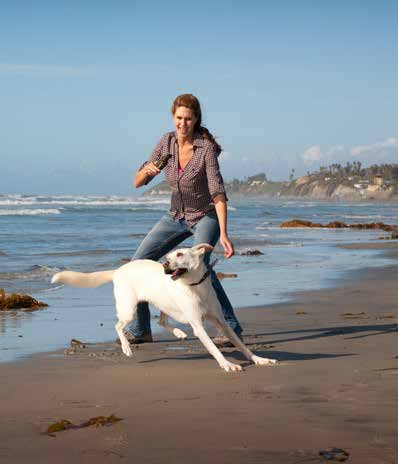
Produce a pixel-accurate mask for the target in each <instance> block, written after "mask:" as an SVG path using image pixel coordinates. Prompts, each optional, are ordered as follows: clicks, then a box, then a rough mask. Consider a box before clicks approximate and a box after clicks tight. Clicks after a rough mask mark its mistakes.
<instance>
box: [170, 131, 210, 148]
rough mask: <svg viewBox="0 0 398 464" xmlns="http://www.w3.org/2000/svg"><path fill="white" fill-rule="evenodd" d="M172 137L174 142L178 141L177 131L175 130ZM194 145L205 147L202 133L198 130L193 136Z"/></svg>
mask: <svg viewBox="0 0 398 464" xmlns="http://www.w3.org/2000/svg"><path fill="white" fill-rule="evenodd" d="M172 138H173V140H174V142H175V143H177V136H176V133H175V132H173V135H172ZM193 145H194V147H203V137H202V136H201V135H200V133H199V132H198V131H196V132H195V134H194V136H193Z"/></svg>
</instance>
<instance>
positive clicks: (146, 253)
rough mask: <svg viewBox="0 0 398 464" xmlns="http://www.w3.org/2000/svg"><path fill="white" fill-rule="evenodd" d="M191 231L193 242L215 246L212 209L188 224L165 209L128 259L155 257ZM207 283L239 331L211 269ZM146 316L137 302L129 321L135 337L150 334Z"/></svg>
mask: <svg viewBox="0 0 398 464" xmlns="http://www.w3.org/2000/svg"><path fill="white" fill-rule="evenodd" d="M191 235H193V236H194V245H198V244H199V243H208V244H210V245H212V246H215V244H216V243H217V241H218V239H219V237H220V227H219V224H218V219H217V215H216V213H215V212H214V213H213V212H210V213H208V214H207V215H206V216H204V217H203V218H202V219H200V220H199V221H198V222H197V223H196V224H195V225H193V226H192V227H189V226H188V224H187V223H186V222H185V219H180V220H174V219H173V217H172V215H171V214H170V213H169V212H168V213H166V214H165V215H164V216H163V217H162V218H161V219H160V221H159V222H158V223H157V224H156V225H155V226H154V227H153V229H152V230H151V231H150V232H149V233H148V235H147V236H146V237H145V238H144V240H143V241H142V242H141V244H140V246H139V247H138V249H137V251H136V252H135V254H134V256H133V259H132V260H133V261H134V260H136V259H151V260H153V261H158V260H159V259H160V258H161V257H162V256H164V255H165V254H167V253H168V252H169V251H171V250H172V249H173V248H174V247H175V246H177V245H178V244H179V243H181V242H182V241H184V240H185V239H186V238H188V237H190V236H191ZM209 261H210V253H206V254H205V256H204V262H205V263H206V264H209ZM211 283H212V284H213V287H214V290H215V291H216V294H217V297H218V300H219V302H220V304H221V307H222V310H223V313H224V317H225V319H226V321H227V322H228V324H229V325H230V326H231V327H232V329H233V330H234V331H235V332H236V333H237V334H238V335H240V334H241V333H242V327H241V326H240V324H239V322H238V320H237V319H236V316H235V313H234V310H233V308H232V305H231V303H230V301H229V299H228V297H227V295H226V293H225V291H224V289H223V288H222V286H221V283H220V281H219V280H218V278H217V275H216V273H215V272H214V271H212V272H211ZM150 318H151V316H150V312H149V307H148V303H146V302H141V303H138V307H137V317H136V319H135V320H134V321H133V322H132V323H131V325H130V328H129V331H130V332H131V333H132V334H133V335H135V336H137V337H139V336H142V335H146V334H150V333H151V319H150Z"/></svg>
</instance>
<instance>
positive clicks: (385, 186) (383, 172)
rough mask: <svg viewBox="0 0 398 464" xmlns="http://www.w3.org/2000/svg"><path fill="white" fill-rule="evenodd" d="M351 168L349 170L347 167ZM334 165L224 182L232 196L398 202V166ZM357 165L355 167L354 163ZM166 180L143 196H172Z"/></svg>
mask: <svg viewBox="0 0 398 464" xmlns="http://www.w3.org/2000/svg"><path fill="white" fill-rule="evenodd" d="M347 166H348V167H347ZM347 166H346V167H341V166H340V165H332V166H329V167H327V168H321V169H320V171H318V172H314V173H307V175H306V176H303V177H299V178H296V179H293V178H292V177H293V176H292V175H291V176H290V177H291V178H290V180H289V181H271V180H267V178H266V175H265V174H264V173H260V174H257V175H255V176H251V177H248V178H245V179H244V180H238V179H233V180H232V181H227V182H225V188H226V191H227V193H228V195H229V196H231V197H240V196H244V197H250V196H253V197H258V196H265V197H270V198H307V199H310V200H344V201H361V200H376V201H377V200H379V201H398V165H380V166H371V167H369V168H365V169H363V168H361V167H360V166H359V168H358V167H355V169H353V168H352V167H351V165H347ZM354 166H355V164H354ZM170 194H171V189H170V187H169V185H168V183H167V182H166V181H163V182H160V183H158V184H157V185H155V186H154V187H152V188H150V189H149V190H147V191H146V192H145V193H144V195H146V196H148V195H149V196H152V195H156V196H158V195H170Z"/></svg>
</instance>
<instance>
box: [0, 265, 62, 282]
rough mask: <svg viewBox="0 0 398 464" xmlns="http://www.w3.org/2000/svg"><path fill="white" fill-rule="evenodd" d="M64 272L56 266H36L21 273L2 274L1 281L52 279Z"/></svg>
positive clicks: (0, 275) (9, 272)
mask: <svg viewBox="0 0 398 464" xmlns="http://www.w3.org/2000/svg"><path fill="white" fill-rule="evenodd" d="M60 271H62V269H61V268H59V267H56V266H42V265H39V264H35V265H33V266H31V267H29V268H27V269H22V270H19V271H8V272H0V280H38V279H40V280H41V279H43V278H44V277H51V276H53V275H54V274H55V273H56V272H60Z"/></svg>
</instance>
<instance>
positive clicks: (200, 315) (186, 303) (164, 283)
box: [52, 244, 276, 371]
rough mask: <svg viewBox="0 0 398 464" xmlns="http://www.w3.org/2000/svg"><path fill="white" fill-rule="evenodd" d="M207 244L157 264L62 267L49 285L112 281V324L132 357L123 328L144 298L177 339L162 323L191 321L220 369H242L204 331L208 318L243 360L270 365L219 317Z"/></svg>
mask: <svg viewBox="0 0 398 464" xmlns="http://www.w3.org/2000/svg"><path fill="white" fill-rule="evenodd" d="M212 249H213V247H212V246H210V245H208V244H201V245H197V246H195V247H193V248H181V249H178V250H175V251H173V252H171V253H169V254H168V255H167V256H166V260H167V261H166V262H165V263H164V264H163V265H162V264H160V263H157V262H155V261H150V260H146V259H143V260H136V261H131V262H129V263H127V264H124V265H123V266H121V267H120V268H118V269H116V270H111V271H102V272H92V273H89V274H85V273H81V272H73V271H64V272H59V273H58V274H55V275H54V277H53V278H52V283H55V282H62V283H65V284H68V285H73V286H76V287H98V286H100V285H102V284H105V283H107V282H112V281H113V284H114V295H115V300H116V312H117V317H118V320H119V321H118V323H117V324H116V326H115V329H116V332H117V334H118V335H119V338H120V341H121V346H122V350H123V353H124V354H125V355H126V356H132V351H131V348H130V344H129V342H128V340H127V338H126V336H125V334H124V328H125V327H126V326H127V325H128V324H129V323H130V322H131V321H132V320H133V319H134V317H135V315H136V308H137V303H138V302H140V301H147V302H149V303H152V304H153V305H155V306H156V307H157V308H159V309H160V311H161V316H160V321H159V324H160V325H162V326H163V327H165V328H166V329H167V330H168V331H170V332H171V333H172V334H174V335H175V336H176V337H177V338H185V337H186V336H187V335H186V333H185V332H183V331H182V330H180V329H178V328H173V327H171V326H170V325H168V323H167V317H168V316H170V317H172V318H173V319H175V320H176V321H178V322H180V323H183V324H187V323H188V324H190V325H191V326H192V329H193V333H194V334H195V335H196V336H197V337H198V338H199V340H200V341H201V342H202V343H203V345H204V346H205V347H206V349H207V350H208V351H209V353H210V354H211V355H213V356H214V358H215V359H216V361H217V362H218V364H219V365H220V367H221V368H222V369H224V370H226V371H240V370H242V367H241V366H240V365H238V364H233V363H231V362H229V361H227V360H226V359H225V357H224V356H223V355H222V353H221V352H220V350H219V349H218V348H217V347H216V345H215V344H214V343H213V341H212V340H211V338H210V337H209V335H208V334H207V332H206V330H205V328H204V326H203V321H204V320H208V321H211V322H213V323H214V324H215V325H216V326H217V327H218V329H220V330H221V331H222V332H224V333H225V335H227V337H228V338H229V339H230V340H231V342H232V343H233V344H234V345H235V346H236V348H238V349H239V350H240V351H241V352H242V353H243V354H244V355H245V357H246V358H247V359H249V360H250V361H253V362H254V363H255V364H262V365H263V364H275V363H276V361H275V360H274V359H268V358H261V357H259V356H256V355H254V354H253V353H252V352H251V351H250V350H249V349H248V348H247V347H246V346H245V345H244V344H243V342H242V341H241V340H240V338H239V337H238V336H237V335H236V334H235V332H234V331H233V330H232V329H231V327H230V326H229V325H228V324H227V322H226V321H225V319H224V316H223V313H222V309H221V305H220V303H219V301H218V299H217V296H216V293H215V291H214V289H213V286H212V284H211V280H210V270H209V269H207V267H206V265H205V264H204V262H203V259H202V258H203V255H204V253H206V252H207V251H211V250H212Z"/></svg>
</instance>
